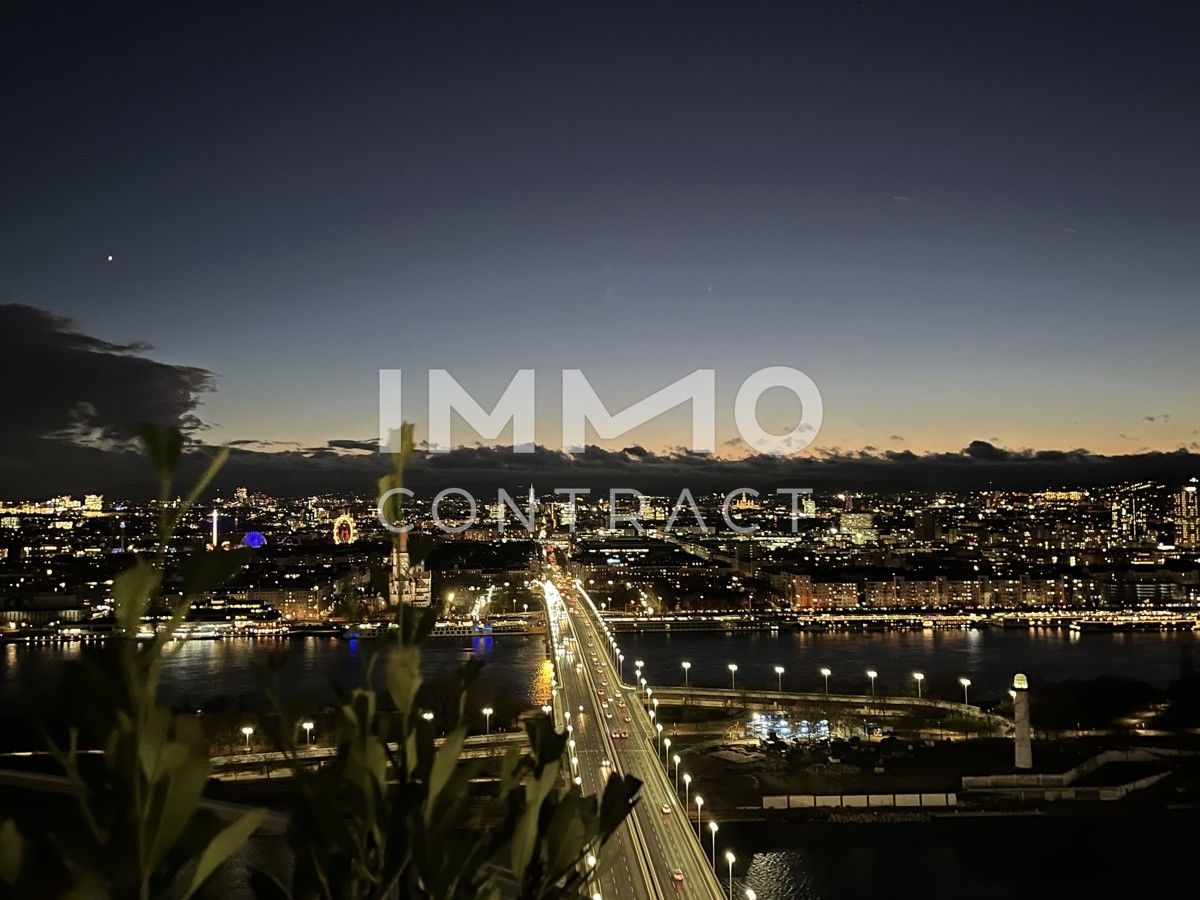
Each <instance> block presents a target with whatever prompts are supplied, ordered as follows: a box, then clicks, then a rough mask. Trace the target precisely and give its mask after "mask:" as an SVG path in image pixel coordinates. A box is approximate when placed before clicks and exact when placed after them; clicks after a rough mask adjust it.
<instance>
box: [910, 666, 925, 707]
mask: <svg viewBox="0 0 1200 900" xmlns="http://www.w3.org/2000/svg"><path fill="white" fill-rule="evenodd" d="M924 680H925V675H924V673H922V672H913V681H915V682H916V683H917V699H918V700H920V699H921V682H922V681H924Z"/></svg>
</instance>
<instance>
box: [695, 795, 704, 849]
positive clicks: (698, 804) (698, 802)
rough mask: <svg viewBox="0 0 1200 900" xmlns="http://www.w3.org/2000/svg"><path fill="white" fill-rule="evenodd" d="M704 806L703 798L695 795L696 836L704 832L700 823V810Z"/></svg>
mask: <svg viewBox="0 0 1200 900" xmlns="http://www.w3.org/2000/svg"><path fill="white" fill-rule="evenodd" d="M703 808H704V798H703V797H701V796H700V795H699V794H697V795H696V837H697V838H699V837H701V836H702V835H703V834H704V831H703V830H702V826H701V824H700V810H701V809H703Z"/></svg>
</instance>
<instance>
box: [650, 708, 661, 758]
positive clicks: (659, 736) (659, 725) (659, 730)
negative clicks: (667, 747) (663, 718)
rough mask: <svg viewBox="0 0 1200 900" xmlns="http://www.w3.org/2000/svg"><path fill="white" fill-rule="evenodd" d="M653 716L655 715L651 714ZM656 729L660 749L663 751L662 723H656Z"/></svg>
mask: <svg viewBox="0 0 1200 900" xmlns="http://www.w3.org/2000/svg"><path fill="white" fill-rule="evenodd" d="M651 715H653V713H651ZM654 728H655V730H656V731H657V732H658V749H659V750H661V749H662V732H663V727H662V722H655V723H654Z"/></svg>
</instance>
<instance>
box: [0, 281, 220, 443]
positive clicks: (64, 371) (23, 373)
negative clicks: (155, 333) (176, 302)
mask: <svg viewBox="0 0 1200 900" xmlns="http://www.w3.org/2000/svg"><path fill="white" fill-rule="evenodd" d="M149 349H150V348H149V347H148V346H147V345H146V344H141V343H131V344H113V343H109V342H108V341H103V340H100V339H99V338H95V337H90V336H88V335H85V334H82V333H80V332H79V331H78V330H77V329H76V327H75V325H74V323H72V322H71V321H70V320H68V319H64V318H60V317H58V316H55V315H52V314H50V313H48V312H45V311H43V310H40V309H34V308H33V307H30V306H19V305H15V304H10V305H5V306H0V383H3V384H5V385H7V386H9V388H10V389H9V390H8V391H6V397H5V400H4V405H5V409H4V428H5V438H6V440H7V441H8V443H9V445H10V447H13V446H16V447H27V446H28V445H29V443H30V442H32V441H36V440H38V439H42V438H47V437H52V436H60V437H68V438H71V439H72V440H74V441H75V442H76V443H84V444H89V445H93V446H98V447H102V448H111V447H114V446H118V445H121V444H123V443H125V442H127V441H129V440H130V439H131V438H132V437H133V435H134V429H135V427H136V425H137V423H139V422H153V423H155V424H159V425H173V426H175V427H177V428H181V429H182V430H183V431H185V432H188V433H193V434H194V433H195V432H197V431H198V430H200V429H201V428H203V423H201V422H200V420H199V419H198V418H197V417H196V415H195V409H196V406H197V403H198V397H199V395H200V394H202V393H204V392H206V391H210V390H212V389H213V382H214V376H213V374H212V373H211V372H207V371H205V370H204V369H196V368H192V367H190V366H173V365H168V364H166V363H160V362H156V361H155V360H152V359H147V358H146V357H144V356H143V355H141V354H143V353H145V352H146V351H147V350H149Z"/></svg>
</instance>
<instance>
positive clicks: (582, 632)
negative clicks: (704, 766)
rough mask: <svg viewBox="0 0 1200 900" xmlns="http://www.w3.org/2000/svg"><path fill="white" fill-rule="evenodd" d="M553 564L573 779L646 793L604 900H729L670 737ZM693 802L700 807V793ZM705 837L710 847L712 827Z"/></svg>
mask: <svg viewBox="0 0 1200 900" xmlns="http://www.w3.org/2000/svg"><path fill="white" fill-rule="evenodd" d="M549 558H550V560H551V571H552V574H554V575H555V577H554V578H553V579H551V580H548V581H546V582H545V583H544V584H543V590H544V593H545V598H546V607H547V612H548V615H549V617H550V622H551V632H552V635H553V637H554V654H555V661H556V671H557V673H558V678H557V681H558V684H557V691H558V694H557V695H556V697H555V715H556V716H557V717H558V724H559V725H560V727H562V728H565V729H568V730H569V731H570V734H571V741H572V742H573V744H569V745H568V746H569V747H570V750H569V752H570V753H571V760H572V761H571V768H572V771H573V773H575V775H576V777H577V778H578V779H579V782H578V783H579V784H580V786H581V787H582V788H583V790H584V791H585V792H586V793H599V792H600V791H601V790H602V788H603V785H604V782H605V781H606V780H607V778H608V775H609V772H610V771H616V772H618V773H627V774H631V775H633V776H635V777H637V778H638V779H640V780H641V781H642V785H643V786H642V790H641V793H640V799H639V801H638V803H637V804H636V806H635V807H634V809H633V812H632V813H631V814H630V816H629V819H628V820H627V821H626V823H625V825H623V826H622V828H621V829H620V830H619V831H618V833H617V834H616V835H614V837H613V839H612V840H611V841H610V843H609V845H608V846H607V847H606V848H605V852H604V853H603V854H602V855H601V861H600V866H599V871H598V872H597V873H596V875H595V881H594V889H595V892H598V893H599V894H600V896H601V897H603V898H626V897H633V898H639V900H642V898H645V900H665V898H667V897H672V898H674V897H677V896H685V897H694V898H707V900H715V898H719V897H723V896H724V894H725V892H724V890H723V889H722V887H721V884H720V882H719V881H718V879H717V876H716V874H715V872H714V871H713V868H712V867H711V866H710V863H709V859H708V855H707V854H706V852H705V849H704V847H703V846H702V845H701V844H700V841H699V837H698V834H699V833H700V831H701V826H700V824H699V823H698V821H697V820H698V817H699V813H700V807H699V806H694V807H693V808H691V809H689V808H688V807H687V806H685V803H684V802H683V800H681V798H680V796H679V793H678V792H677V791H676V790H675V787H674V784H673V782H672V780H671V779H670V778H669V777H668V774H667V766H666V763H665V761H666V756H665V754H663V753H661V752H660V749H659V748H660V747H661V744H660V740H661V735H660V733H659V732H658V730H657V729H656V728H655V723H654V722H653V721H652V719H651V717H650V716H649V714H648V713H647V712H646V710H645V709H643V707H642V704H641V702H640V701H639V699H638V695H637V690H636V688H635V687H634V686H633V685H628V684H624V683H623V682H622V680H621V677H620V673H619V671H618V668H617V664H616V661H615V660H614V658H613V655H612V654H613V653H614V652H615V651H614V650H613V649H612V647H613V641H612V638H611V635H609V634H608V632H607V631H606V630H605V628H604V625H603V624H602V623H601V620H600V615H599V611H598V610H597V609H596V607H595V605H594V604H593V603H592V600H591V597H589V596H588V594H587V592H586V591H585V590H584V589H583V587H582V585H580V584H578V583H577V582H575V583H571V582H569V581H568V580H567V578H566V576H565V575H564V574H563V573H562V572H561V571H560V570H558V569H557V566H556V565H555V563H554V557H553V554H552V553H551V554H549ZM568 638H569V640H568ZM691 799H692V800H693V801H696V800H697V797H696V794H695V793H692V794H691ZM693 810H694V813H695V814H693ZM703 833H704V836H705V839H706V842H707V838H708V835H709V833H710V832H709V831H708V828H707V823H705V824H704V826H703Z"/></svg>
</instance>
